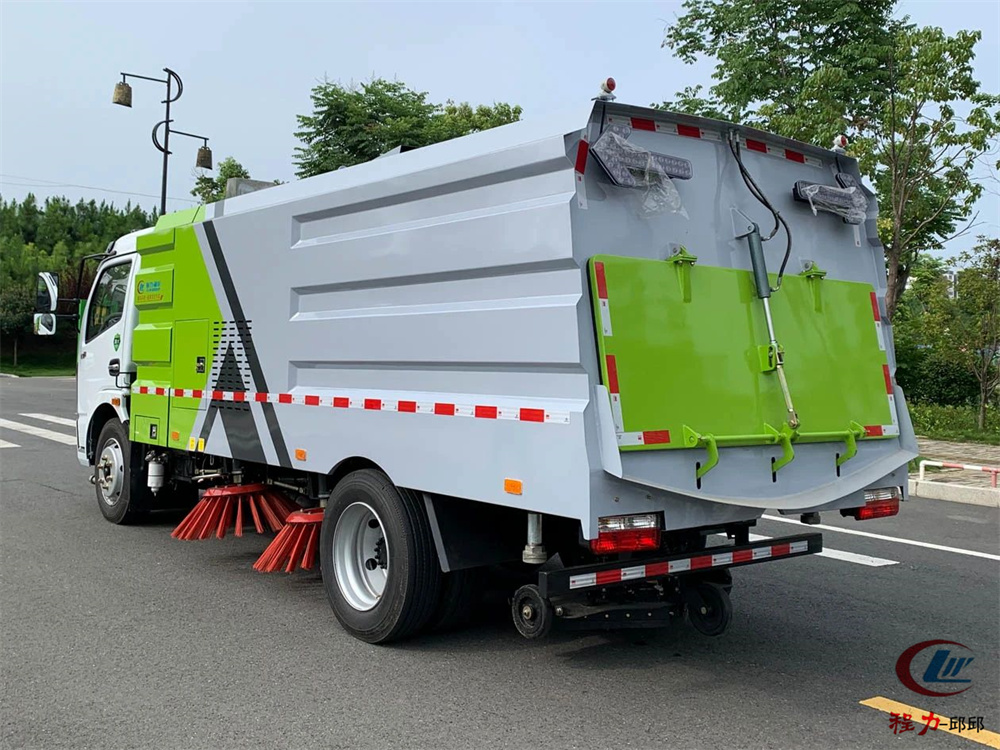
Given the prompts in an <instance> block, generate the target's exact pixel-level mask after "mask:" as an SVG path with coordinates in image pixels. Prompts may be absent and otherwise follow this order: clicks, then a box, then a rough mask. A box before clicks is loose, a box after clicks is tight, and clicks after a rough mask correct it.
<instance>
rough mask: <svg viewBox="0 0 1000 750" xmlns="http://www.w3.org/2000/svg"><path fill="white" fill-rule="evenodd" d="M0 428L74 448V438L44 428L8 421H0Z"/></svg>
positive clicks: (73, 436)
mask: <svg viewBox="0 0 1000 750" xmlns="http://www.w3.org/2000/svg"><path fill="white" fill-rule="evenodd" d="M0 427H6V428H7V429H8V430H15V431H17V432H23V433H24V434H25V435H34V436H35V437H40V438H45V439H46V440H52V441H54V442H56V443H62V444H63V445H72V446H74V447H75V446H76V436H75V435H67V434H66V433H65V432H55V431H53V430H46V429H45V428H44V427H35V426H34V425H30V424H22V423H21V422H13V421H11V420H9V419H0Z"/></svg>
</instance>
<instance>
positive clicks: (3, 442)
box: [0, 440, 21, 448]
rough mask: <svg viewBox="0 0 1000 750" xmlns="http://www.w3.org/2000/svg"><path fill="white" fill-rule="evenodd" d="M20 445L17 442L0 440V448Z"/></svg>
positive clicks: (18, 446)
mask: <svg viewBox="0 0 1000 750" xmlns="http://www.w3.org/2000/svg"><path fill="white" fill-rule="evenodd" d="M20 447H21V446H20V445H18V444H17V443H8V442H7V441H6V440H0V448H20Z"/></svg>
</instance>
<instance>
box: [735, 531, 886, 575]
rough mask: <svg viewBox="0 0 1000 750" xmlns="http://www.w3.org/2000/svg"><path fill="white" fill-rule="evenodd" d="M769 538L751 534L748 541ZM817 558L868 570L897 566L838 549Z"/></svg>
mask: <svg viewBox="0 0 1000 750" xmlns="http://www.w3.org/2000/svg"><path fill="white" fill-rule="evenodd" d="M770 538H771V537H769V536H760V535H759V534H751V535H750V541H751V542H757V541H761V540H764V539H770ZM816 554H817V555H818V556H819V557H829V558H830V559H831V560H843V561H844V562H851V563H856V564H858V565H867V566H868V567H870V568H882V567H885V566H886V565H899V562H898V561H897V560H886V559H885V558H884V557H872V556H871V555H858V554H855V553H854V552H844V551H842V550H839V549H824V550H823V551H822V552H817V553H816Z"/></svg>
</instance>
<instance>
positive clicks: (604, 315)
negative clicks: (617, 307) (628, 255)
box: [594, 261, 611, 336]
mask: <svg viewBox="0 0 1000 750" xmlns="http://www.w3.org/2000/svg"><path fill="white" fill-rule="evenodd" d="M594 278H595V279H596V280H597V302H598V305H599V307H600V310H601V331H602V332H603V333H604V335H605V336H610V335H611V306H610V301H609V300H608V280H607V278H606V277H605V275H604V264H603V263H601V262H600V261H595V262H594Z"/></svg>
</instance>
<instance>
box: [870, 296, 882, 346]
mask: <svg viewBox="0 0 1000 750" xmlns="http://www.w3.org/2000/svg"><path fill="white" fill-rule="evenodd" d="M871 299H872V315H873V316H874V317H875V335H876V336H877V337H878V348H879V349H881V350H882V351H883V352H884V351H885V332H884V331H883V330H882V313H881V311H880V310H879V307H878V295H877V294H875V292H872V293H871Z"/></svg>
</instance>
